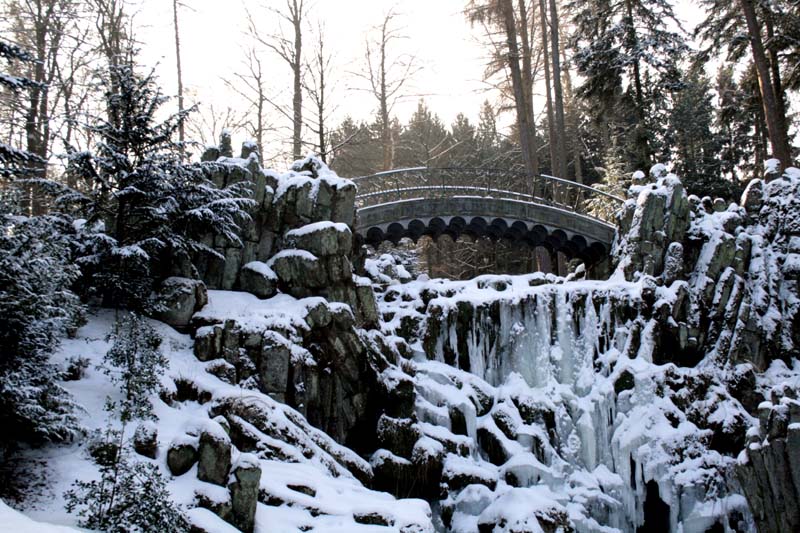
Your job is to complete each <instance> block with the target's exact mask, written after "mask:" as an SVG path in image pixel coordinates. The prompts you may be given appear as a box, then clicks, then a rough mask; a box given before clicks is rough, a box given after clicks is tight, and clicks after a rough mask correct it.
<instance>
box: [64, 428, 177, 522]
mask: <svg viewBox="0 0 800 533" xmlns="http://www.w3.org/2000/svg"><path fill="white" fill-rule="evenodd" d="M116 435H117V434H115V433H114V432H110V433H109V438H110V439H114V438H116ZM107 450H111V451H110V452H109V453H105V454H101V455H98V456H97V457H100V459H99V460H98V459H96V460H97V463H98V465H99V466H100V474H101V476H100V479H99V480H93V481H77V482H75V483H74V484H73V487H74V488H73V489H71V490H69V491H67V492H66V493H65V494H64V498H65V499H66V502H67V506H66V507H67V511H68V512H70V513H73V512H77V514H78V516H79V517H80V518H81V520H80V522H79V524H80V525H81V526H82V527H85V528H88V529H92V530H97V531H105V532H106V533H144V532H151V531H158V532H159V533H183V532H187V531H189V525H188V523H187V522H186V519H185V518H184V516H183V514H182V511H181V509H180V508H179V507H178V506H177V505H176V504H175V503H173V502H172V501H171V500H170V497H169V492H168V491H167V488H166V482H165V480H164V478H163V477H162V475H161V473H160V472H159V470H158V467H156V466H155V465H153V464H151V463H146V462H135V461H130V460H129V459H128V457H127V451H126V450H125V449H122V450H120V449H119V448H118V447H116V446H115V445H113V444H112V445H110V446H109V447H108V448H107Z"/></svg>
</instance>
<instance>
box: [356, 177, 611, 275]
mask: <svg viewBox="0 0 800 533" xmlns="http://www.w3.org/2000/svg"><path fill="white" fill-rule="evenodd" d="M353 181H354V182H355V183H356V185H357V186H358V195H357V197H356V206H357V207H358V222H357V227H356V231H357V233H358V234H359V235H361V236H362V237H363V238H364V240H365V242H366V243H367V244H371V245H373V246H377V245H378V244H380V243H381V242H383V241H391V242H394V243H397V242H398V241H400V239H402V238H404V237H408V238H411V239H413V240H414V241H416V240H417V239H419V238H420V237H422V236H423V235H428V236H430V237H432V238H434V239H435V238H438V237H439V236H440V235H449V236H450V237H452V238H453V239H457V238H458V237H460V236H461V235H469V236H471V237H484V236H486V237H489V238H492V239H501V238H503V239H510V240H513V241H516V242H520V243H526V244H528V245H530V246H533V247H536V246H544V247H545V248H547V249H548V250H550V251H551V252H554V253H555V252H562V253H564V254H565V255H566V256H567V257H568V258H573V257H578V258H581V259H582V260H584V262H586V263H588V264H591V263H594V262H596V261H598V260H600V259H602V258H604V257H606V256H607V255H608V253H609V250H610V247H611V243H612V241H613V239H614V234H615V232H616V225H615V224H614V223H613V222H612V220H611V219H612V216H613V215H611V213H615V212H616V210H617V208H618V207H619V206H620V205H621V204H622V203H623V201H624V200H623V199H622V198H619V197H617V196H613V195H611V194H608V193H605V192H603V191H600V190H598V189H595V188H593V187H589V186H586V185H582V184H580V183H576V182H573V181H569V180H564V179H560V178H556V177H553V176H547V175H540V176H536V177H535V178H533V179H530V178H527V177H525V176H524V175H523V174H521V173H518V172H511V171H508V170H499V169H476V168H430V167H415V168H404V169H397V170H389V171H386V172H379V173H377V174H372V175H370V176H363V177H359V178H355V179H353ZM600 214H603V215H600Z"/></svg>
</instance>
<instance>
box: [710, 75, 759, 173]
mask: <svg viewBox="0 0 800 533" xmlns="http://www.w3.org/2000/svg"><path fill="white" fill-rule="evenodd" d="M716 92H717V98H718V106H717V108H716V117H715V126H716V130H717V131H718V138H719V143H720V146H719V158H720V172H721V173H722V175H723V176H725V177H727V178H728V179H730V180H732V181H733V182H734V183H742V182H743V181H746V178H747V176H749V175H755V172H754V171H755V170H756V168H755V165H754V161H755V160H760V161H764V157H765V156H766V153H765V150H764V149H763V145H762V144H761V143H760V142H759V140H758V139H757V138H756V129H757V128H756V117H757V116H758V109H759V106H760V101H759V100H758V98H754V97H753V95H752V94H747V92H746V91H745V90H744V88H743V87H742V86H741V85H740V83H738V82H737V81H736V79H735V78H734V76H733V67H732V66H730V65H728V66H721V67H720V69H719V71H718V73H717V85H716ZM761 168H762V167H758V172H761Z"/></svg>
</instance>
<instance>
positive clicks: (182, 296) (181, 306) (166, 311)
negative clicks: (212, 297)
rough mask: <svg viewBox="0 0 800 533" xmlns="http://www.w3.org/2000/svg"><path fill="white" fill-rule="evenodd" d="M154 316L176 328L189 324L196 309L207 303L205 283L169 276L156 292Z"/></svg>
mask: <svg viewBox="0 0 800 533" xmlns="http://www.w3.org/2000/svg"><path fill="white" fill-rule="evenodd" d="M155 299H156V312H155V313H154V318H156V319H157V320H160V321H162V322H166V323H167V324H169V325H170V326H172V327H174V328H176V329H183V328H186V327H187V326H188V325H189V322H190V321H191V319H192V315H194V314H195V313H196V312H197V311H199V310H200V309H202V308H203V306H204V305H206V304H207V303H208V291H207V289H206V284H205V283H203V282H202V281H200V280H196V279H188V278H179V277H171V278H167V279H165V280H164V281H163V282H161V286H160V287H159V289H158V291H157V292H156V297H155Z"/></svg>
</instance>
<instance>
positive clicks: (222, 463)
mask: <svg viewBox="0 0 800 533" xmlns="http://www.w3.org/2000/svg"><path fill="white" fill-rule="evenodd" d="M198 456H199V457H198V466H197V478H198V479H199V480H200V481H207V482H209V483H214V484H216V485H222V486H225V485H226V484H227V481H228V472H230V469H231V441H230V438H229V437H228V435H227V434H226V433H225V430H223V429H222V428H221V427H220V426H219V425H218V424H215V423H209V424H208V425H207V427H206V428H204V429H203V431H202V432H201V433H200V440H199V447H198Z"/></svg>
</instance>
